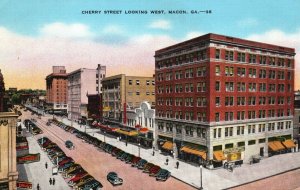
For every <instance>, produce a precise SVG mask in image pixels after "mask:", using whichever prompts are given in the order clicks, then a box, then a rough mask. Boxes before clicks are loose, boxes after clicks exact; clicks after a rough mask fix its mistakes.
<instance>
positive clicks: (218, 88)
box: [215, 81, 221, 92]
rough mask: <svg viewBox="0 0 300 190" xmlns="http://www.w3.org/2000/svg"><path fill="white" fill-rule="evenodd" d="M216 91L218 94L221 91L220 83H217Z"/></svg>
mask: <svg viewBox="0 0 300 190" xmlns="http://www.w3.org/2000/svg"><path fill="white" fill-rule="evenodd" d="M215 89H216V91H218V92H219V91H220V89H221V88H220V81H216V88H215Z"/></svg>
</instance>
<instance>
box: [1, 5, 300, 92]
mask: <svg viewBox="0 0 300 190" xmlns="http://www.w3.org/2000/svg"><path fill="white" fill-rule="evenodd" d="M88 10H101V11H102V14H96V15H95V14H94V15H84V14H82V11H88ZM105 10H122V11H123V12H122V14H118V15H117V14H109V15H107V14H103V11H105ZM129 10H147V11H148V14H130V15H129V14H124V12H125V11H129ZM150 10H164V11H169V10H186V11H187V12H188V13H189V14H156V15H154V14H150V13H149V11H150ZM191 10H198V11H199V10H211V11H212V13H211V14H205V13H200V14H190V11H191ZM299 10H300V1H296V0H276V1H274V0H264V1H262V0H251V1H242V0H160V1H154V0H152V1H150V0H113V1H111V0H110V1H109V0H102V1H100V0H65V1H62V0H59V1H58V0H51V1H50V0H27V1H16V0H0V60H1V62H0V69H1V70H2V73H3V74H4V76H5V83H6V85H7V87H18V88H45V80H44V79H45V76H47V75H48V74H49V73H51V68H52V66H53V65H64V66H66V68H67V72H71V71H73V70H75V69H78V68H80V67H86V68H96V66H97V64H103V65H106V66H107V76H110V75H115V74H120V73H124V74H127V75H144V76H152V75H153V74H154V58H153V56H154V52H155V51H156V50H158V49H161V48H164V47H166V46H169V45H173V44H175V43H178V42H182V41H184V40H187V39H190V38H193V37H197V36H199V35H203V34H205V33H217V34H223V35H228V36H233V37H240V38H246V39H250V40H254V41H261V42H266V43H271V44H276V45H280V46H287V47H293V48H295V49H296V53H297V55H296V57H295V59H296V62H297V63H298V62H300V56H299V55H300V51H299V49H300V22H299V20H300V14H299V13H298V12H299ZM298 65H299V66H298ZM32 71H34V72H32ZM296 76H300V64H296ZM32 81H35V82H34V83H33V82H32ZM298 81H300V77H299V80H296V81H295V83H296V88H300V82H298Z"/></svg>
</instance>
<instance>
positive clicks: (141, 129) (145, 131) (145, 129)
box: [139, 127, 149, 133]
mask: <svg viewBox="0 0 300 190" xmlns="http://www.w3.org/2000/svg"><path fill="white" fill-rule="evenodd" d="M148 131H149V129H148V128H146V127H142V128H140V130H139V132H140V133H148Z"/></svg>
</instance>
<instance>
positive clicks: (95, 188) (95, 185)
mask: <svg viewBox="0 0 300 190" xmlns="http://www.w3.org/2000/svg"><path fill="white" fill-rule="evenodd" d="M102 187H103V185H102V184H101V183H100V182H99V181H97V180H95V179H93V180H90V181H88V182H86V183H85V184H84V185H81V186H80V187H79V190H91V189H92V190H100V189H101V188H102Z"/></svg>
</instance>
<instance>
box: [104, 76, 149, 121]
mask: <svg viewBox="0 0 300 190" xmlns="http://www.w3.org/2000/svg"><path fill="white" fill-rule="evenodd" d="M102 86H103V117H104V118H107V119H108V118H109V119H110V120H115V121H117V122H123V123H126V122H127V119H126V122H124V121H123V119H124V116H123V115H122V114H121V112H123V113H124V104H125V103H126V105H127V107H128V109H131V108H138V107H140V104H141V103H142V102H143V101H148V102H149V104H150V105H151V106H154V105H155V83H154V78H153V77H140V76H126V75H125V74H120V75H115V76H110V77H107V78H105V79H103V81H102Z"/></svg>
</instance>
